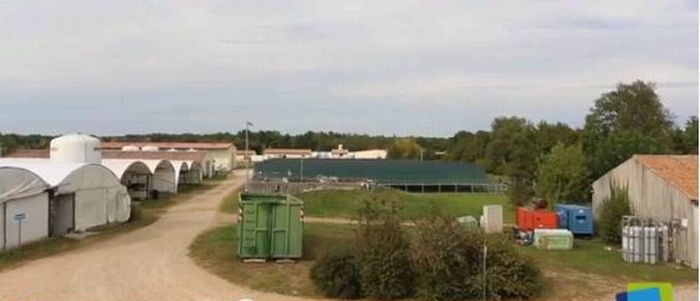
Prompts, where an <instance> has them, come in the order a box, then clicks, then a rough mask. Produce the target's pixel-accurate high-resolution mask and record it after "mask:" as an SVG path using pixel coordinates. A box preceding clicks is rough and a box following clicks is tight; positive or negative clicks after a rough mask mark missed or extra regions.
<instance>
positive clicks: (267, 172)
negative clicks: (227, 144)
mask: <svg viewBox="0 0 700 301" xmlns="http://www.w3.org/2000/svg"><path fill="white" fill-rule="evenodd" d="M302 173H303V178H304V179H310V178H319V177H328V178H330V177H335V178H338V179H339V180H341V181H342V180H354V179H369V180H374V181H376V182H377V183H378V184H396V185H402V184H409V185H425V184H428V185H429V184H447V185H449V184H489V179H488V176H487V175H486V172H485V171H484V169H483V168H481V167H479V166H477V165H474V164H467V163H460V162H444V161H417V160H374V159H366V160H365V159H271V160H267V161H264V162H262V163H259V164H257V165H256V166H255V177H256V179H265V178H267V179H279V178H285V177H286V178H290V179H299V178H301V177H302Z"/></svg>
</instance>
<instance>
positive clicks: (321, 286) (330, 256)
mask: <svg viewBox="0 0 700 301" xmlns="http://www.w3.org/2000/svg"><path fill="white" fill-rule="evenodd" d="M311 280H312V281H313V283H314V285H315V286H316V288H317V289H318V290H319V291H320V292H322V293H323V294H324V295H326V296H327V297H330V298H343V299H357V298H361V297H362V290H361V286H360V275H359V268H358V265H357V255H356V254H355V252H354V251H353V250H352V249H349V248H341V247H336V248H331V249H329V250H328V251H326V252H325V253H323V254H322V255H321V256H320V257H319V258H318V259H317V260H316V262H315V263H314V265H313V266H312V267H311Z"/></svg>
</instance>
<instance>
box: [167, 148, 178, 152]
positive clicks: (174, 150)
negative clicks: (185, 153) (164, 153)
mask: <svg viewBox="0 0 700 301" xmlns="http://www.w3.org/2000/svg"><path fill="white" fill-rule="evenodd" d="M168 151H169V152H176V151H177V150H176V149H174V148H171V149H169V150H168Z"/></svg>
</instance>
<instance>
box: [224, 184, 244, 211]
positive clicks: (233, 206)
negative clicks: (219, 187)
mask: <svg viewBox="0 0 700 301" xmlns="http://www.w3.org/2000/svg"><path fill="white" fill-rule="evenodd" d="M240 192H241V190H240V189H236V190H234V191H233V192H231V193H230V194H229V195H227V196H226V197H225V198H224V200H223V201H222V202H221V204H220V205H219V211H221V212H223V213H229V214H237V213H238V194H239V193H240Z"/></svg>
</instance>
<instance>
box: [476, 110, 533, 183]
mask: <svg viewBox="0 0 700 301" xmlns="http://www.w3.org/2000/svg"><path fill="white" fill-rule="evenodd" d="M534 136H535V129H534V127H533V126H532V124H530V123H529V122H528V121H527V120H526V119H524V118H518V117H499V118H496V119H495V120H494V121H493V123H492V124H491V138H490V141H489V144H488V146H487V148H486V160H487V162H488V168H487V170H488V171H489V172H493V173H496V174H500V175H506V176H510V177H513V178H516V179H525V180H532V179H533V178H534V174H535V170H536V165H535V164H533V162H535V161H536V160H537V146H536V143H535V141H534Z"/></svg>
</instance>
